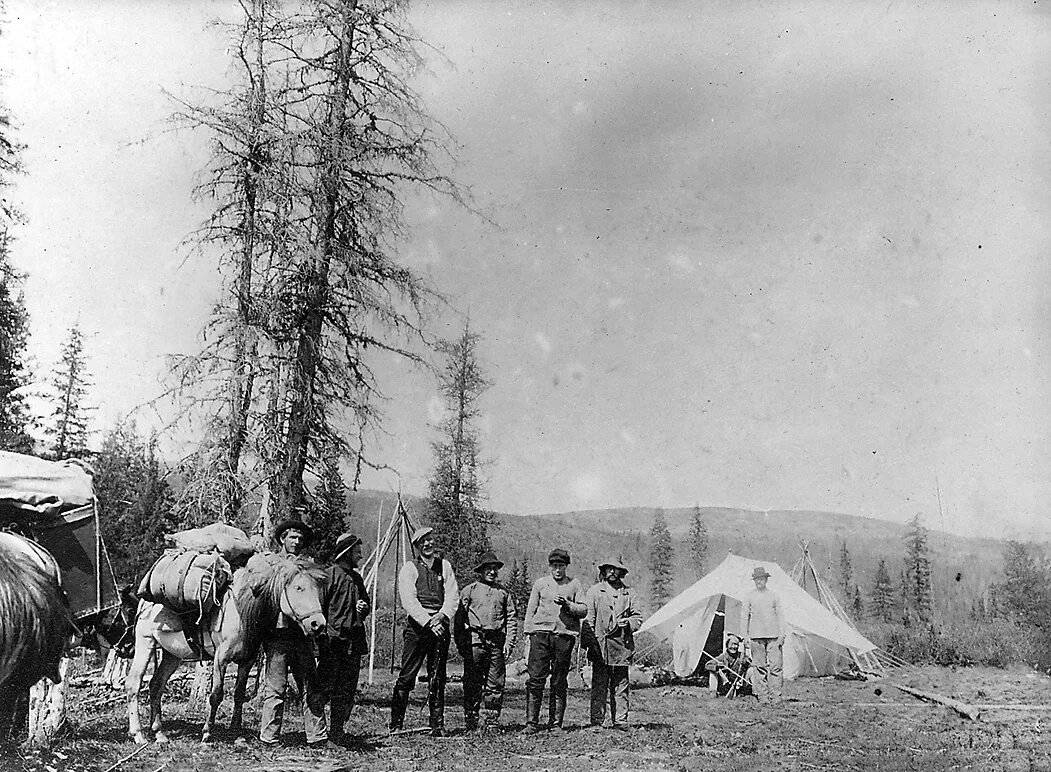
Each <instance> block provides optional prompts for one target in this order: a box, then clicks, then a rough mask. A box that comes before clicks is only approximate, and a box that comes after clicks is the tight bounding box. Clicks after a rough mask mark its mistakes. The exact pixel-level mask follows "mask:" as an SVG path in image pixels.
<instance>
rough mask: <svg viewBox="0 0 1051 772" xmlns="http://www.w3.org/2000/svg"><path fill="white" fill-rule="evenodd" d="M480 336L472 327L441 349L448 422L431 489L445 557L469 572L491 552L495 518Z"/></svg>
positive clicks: (430, 507)
mask: <svg viewBox="0 0 1051 772" xmlns="http://www.w3.org/2000/svg"><path fill="white" fill-rule="evenodd" d="M480 341H481V338H480V336H479V335H478V334H477V333H475V332H472V331H471V327H470V323H467V324H465V325H464V328H463V331H462V333H461V334H460V336H459V337H458V338H456V339H455V340H447V341H442V342H440V343H439V344H438V351H439V352H440V354H441V356H442V358H443V363H442V366H441V368H440V370H439V371H438V391H439V394H440V395H441V398H442V401H443V403H444V407H445V412H444V417H443V419H442V420H441V422H440V423H439V425H438V427H437V428H438V431H439V439H438V440H436V441H435V442H434V443H432V445H431V448H432V451H433V454H434V471H433V472H432V473H431V478H430V482H429V485H428V494H429V495H428V499H427V513H428V519H429V520H430V522H431V523H432V524H433V525H434V527H435V530H436V533H437V541H438V545H439V547H440V549H441V550H442V551H443V552H444V553H445V556H446V557H447V558H448V559H449V560H450V562H452V564H453V566H454V567H456V568H457V570H460V571H466V572H469V571H470V569H471V567H472V566H474V565H475V563H474V561H475V560H476V559H477V558H478V556H479V555H480V554H481V553H482V552H484V551H486V550H488V549H490V548H491V542H490V538H489V529H490V528H491V527H492V525H493V519H492V515H491V514H490V513H489V512H488V511H487V510H486V509H484V508H483V506H482V503H483V498H484V493H483V491H482V484H481V469H480V468H479V467H480V458H481V448H480V442H479V436H478V426H477V424H478V419H479V418H480V417H481V397H482V395H483V394H484V393H485V391H486V389H488V388H489V386H490V382H489V380H488V379H487V378H486V377H485V373H484V371H483V369H482V367H481V365H480V363H479V361H478V346H479V343H480Z"/></svg>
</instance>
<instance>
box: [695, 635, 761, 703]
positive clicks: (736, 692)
mask: <svg viewBox="0 0 1051 772" xmlns="http://www.w3.org/2000/svg"><path fill="white" fill-rule="evenodd" d="M751 664H752V663H751V662H750V661H749V660H748V655H746V654H745V653H744V647H742V646H741V639H740V638H738V637H737V636H736V635H730V636H727V638H726V647H725V648H724V649H723V653H722V654H720V655H719V656H718V657H715V658H713V659H710V660H708V662H707V663H706V664H705V666H704V669H705V670H707V671H708V672H709V673H711V675H710V676H708V684H709V688H711V685H712V684H715V693H716V694H717V695H719V696H720V697H725V696H727V695H729V696H730V697H740V696H744V695H750V694H751V693H752V685H751V683H750V681H749V678H750V676H751V674H750V673H749V672H748V671H749V670H750V669H751Z"/></svg>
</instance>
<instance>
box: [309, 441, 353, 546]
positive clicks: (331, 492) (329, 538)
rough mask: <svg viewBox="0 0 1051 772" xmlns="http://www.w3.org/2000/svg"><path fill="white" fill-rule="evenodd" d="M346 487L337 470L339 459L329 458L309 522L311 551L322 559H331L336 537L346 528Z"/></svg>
mask: <svg viewBox="0 0 1051 772" xmlns="http://www.w3.org/2000/svg"><path fill="white" fill-rule="evenodd" d="M346 515H347V489H346V485H345V483H344V482H343V475H342V474H341V473H340V471H339V461H338V460H337V459H336V458H331V459H329V461H328V462H326V464H325V474H324V476H323V477H322V478H321V484H320V485H319V486H318V490H317V501H316V502H315V503H314V504H313V506H312V507H311V516H310V518H309V525H310V527H311V528H312V529H313V531H314V544H313V546H312V551H313V553H314V554H315V555H316V556H317V558H318V560H320V561H321V562H322V563H328V562H329V561H330V560H331V559H332V555H333V547H335V546H336V539H337V538H339V535H340V534H341V533H343V531H344V529H345V527H346V526H345V520H346Z"/></svg>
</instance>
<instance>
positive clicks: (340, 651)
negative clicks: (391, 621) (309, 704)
mask: <svg viewBox="0 0 1051 772" xmlns="http://www.w3.org/2000/svg"><path fill="white" fill-rule="evenodd" d="M360 562H361V539H359V538H358V537H357V536H355V535H354V534H352V533H344V534H341V535H340V537H339V538H338V539H336V546H335V554H334V555H333V556H332V565H331V566H329V567H328V568H326V569H325V598H324V605H323V609H324V613H325V620H326V621H327V623H328V626H327V628H326V629H325V634H324V635H322V636H321V637H320V639H319V640H318V664H317V677H318V684H319V686H320V688H321V692H322V694H323V695H324V698H325V700H326V701H327V702H328V703H329V705H330V724H331V726H330V729H329V739H330V740H332V741H334V742H340V741H342V740H343V739H344V737H345V727H346V723H347V719H348V718H350V712H351V710H352V709H353V707H354V697H355V695H356V694H357V691H358V674H359V673H360V672H361V655H362V654H365V653H366V652H367V651H368V650H369V644H368V639H367V637H366V634H365V618H366V617H367V616H368V615H369V612H370V611H371V610H372V606H371V603H370V601H369V594H368V592H367V591H366V589H365V581H364V580H363V579H362V578H361V574H359V573H358V571H357V568H358V564H359V563H360Z"/></svg>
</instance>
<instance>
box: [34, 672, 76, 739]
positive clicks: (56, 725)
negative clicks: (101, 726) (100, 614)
mask: <svg viewBox="0 0 1051 772" xmlns="http://www.w3.org/2000/svg"><path fill="white" fill-rule="evenodd" d="M70 665H71V663H70V659H69V658H68V657H63V658H62V661H61V662H59V665H58V673H59V676H60V677H61V678H62V682H61V683H58V684H54V683H51V681H50V680H48V679H46V678H42V679H41V680H39V681H37V682H36V683H35V684H33V686H32V687H31V688H30V690H29V736H28V738H27V740H26V742H27V743H28V744H29V745H31V746H35V747H47V746H48V745H50V744H51V741H52V740H53V739H54V737H55V735H56V734H58V731H59V729H61V728H62V724H63V723H64V722H65V720H66V688H67V685H68V684H69V679H70V676H71V675H72V671H73V668H72V667H71V666H70Z"/></svg>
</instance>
